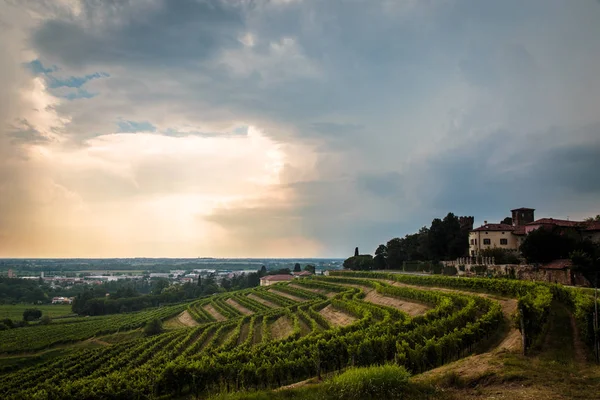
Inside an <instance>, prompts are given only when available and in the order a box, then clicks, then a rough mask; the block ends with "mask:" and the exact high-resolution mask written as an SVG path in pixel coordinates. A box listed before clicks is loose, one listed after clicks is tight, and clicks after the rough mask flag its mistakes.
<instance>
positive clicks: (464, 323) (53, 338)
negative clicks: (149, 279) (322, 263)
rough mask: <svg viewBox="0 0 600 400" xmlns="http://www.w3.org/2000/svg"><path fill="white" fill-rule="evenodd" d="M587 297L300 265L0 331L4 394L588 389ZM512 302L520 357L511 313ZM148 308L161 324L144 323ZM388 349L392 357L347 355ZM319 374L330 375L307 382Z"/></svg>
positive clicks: (463, 393)
mask: <svg viewBox="0 0 600 400" xmlns="http://www.w3.org/2000/svg"><path fill="white" fill-rule="evenodd" d="M591 305H593V302H592V298H591V297H590V296H589V294H588V292H582V291H579V290H576V289H569V288H564V287H561V286H556V285H545V284H540V283H532V282H523V281H510V280H495V279H462V278H459V279H457V278H448V277H442V276H410V275H399V274H398V275H393V274H376V273H338V274H336V276H332V277H313V278H310V279H297V280H294V282H293V283H291V284H290V283H282V284H278V285H275V286H270V287H258V288H252V289H246V290H242V291H237V292H229V293H223V294H219V295H215V296H212V297H210V298H207V299H202V300H199V301H195V302H192V303H189V304H184V305H178V306H171V307H163V308H159V309H156V310H150V311H144V312H139V313H131V314H124V315H118V316H107V317H93V318H76V319H73V320H72V322H70V323H61V324H58V323H56V324H54V323H53V324H51V325H49V326H44V327H42V326H40V327H31V328H19V329H15V330H12V331H4V332H0V339H1V340H2V349H1V351H2V352H4V355H3V356H0V366H1V367H0V368H1V369H0V371H1V372H2V374H1V375H0V395H2V397H3V398H8V399H18V398H33V397H39V398H65V399H70V398H72V399H82V398H90V399H91V398H108V397H110V398H179V397H183V398H185V397H188V396H202V397H205V396H209V395H211V394H212V395H215V394H218V393H219V392H228V391H229V392H231V391H234V392H238V393H237V394H235V395H232V396H233V398H246V397H248V396H250V397H248V398H276V397H281V398H311V397H312V398H333V397H331V396H337V395H334V394H335V393H338V392H339V390H338V389H339V388H341V387H346V386H348V387H350V386H352V385H353V384H351V383H350V382H354V383H357V382H358V383H357V384H360V383H361V382H363V383H364V382H368V381H374V382H379V384H377V385H376V386H377V387H378V388H379V389H378V390H377V391H376V392H373V393H372V395H377V396H381V395H384V396H386V397H387V398H389V397H390V396H391V397H397V398H428V397H429V396H435V398H449V399H451V398H464V397H467V398H478V397H479V398H488V397H490V396H496V398H534V397H535V396H534V394H535V393H538V392H539V393H544V396H545V397H548V398H577V396H585V397H581V398H593V394H594V393H597V389H598V387H597V384H596V383H595V382H596V378H598V377H600V373H599V369H598V368H597V367H595V366H592V365H591V364H590V363H589V362H587V361H586V358H587V357H589V356H590V352H589V347H588V346H589V341H590V332H589V326H588V325H587V322H588V318H589V312H590V306H591ZM517 310H522V312H523V315H524V316H525V319H524V327H525V333H526V335H525V336H526V340H525V345H526V349H527V352H528V356H527V357H525V356H522V355H520V353H521V352H522V341H521V333H520V332H519V331H518V330H517V329H515V328H514V324H513V322H512V318H513V314H514V313H515V312H516V311H517ZM573 315H575V316H577V318H574V317H573ZM155 318H158V319H161V320H163V321H164V323H163V326H164V327H165V329H166V331H165V332H164V333H161V334H157V335H153V336H144V335H142V334H141V332H140V330H139V329H140V327H141V326H143V325H144V324H145V323H146V322H148V321H150V320H152V319H155ZM69 343H73V344H69ZM92 344H93V345H92ZM15 353H18V354H15ZM48 353H54V355H51V354H50V355H48ZM44 354H47V356H44ZM472 354H475V355H472ZM15 359H17V360H19V362H15ZM11 360H12V361H11ZM456 360H458V361H456ZM384 363H392V364H396V365H398V368H395V367H394V368H392V367H390V368H383V369H377V368H375V369H373V368H371V369H355V368H357V367H367V366H371V365H377V364H384ZM353 367H355V368H353ZM344 371H346V372H345V373H344ZM338 373H342V375H339V376H338V377H337V378H334V379H333V380H331V381H327V379H329V378H331V377H333V376H335V375H336V374H338ZM410 374H412V375H413V377H412V378H410V379H408V376H409V375H410ZM319 377H320V378H322V379H325V380H326V381H325V382H324V383H318V384H311V383H310V382H311V381H310V380H312V381H317V382H318V381H319ZM306 380H309V382H308V383H304V384H297V382H303V381H306ZM545 380H547V381H548V382H547V383H548V384H546V383H544V384H543V385H541V384H540V382H545ZM392 381H393V382H404V383H402V384H400V383H399V384H398V385H397V386H394V385H391V386H389V385H388V383H389V382H392ZM386 382H388V383H386ZM286 385H291V386H288V387H287V388H286V389H284V390H279V391H276V392H271V391H267V392H260V391H261V390H265V389H268V390H272V389H276V388H282V387H286ZM336 385H337V386H336ZM595 385H596V386H595ZM361 387H362V386H361ZM335 388H338V389H335ZM386 388H387V389H386ZM363 389H364V390H366V391H365V392H361V391H360V390H363ZM384 389H385V390H388V389H389V390H392V391H393V392H394V393H395V394H393V395H390V393H387V394H382V392H381V390H384ZM246 390H259V392H256V393H254V394H244V391H246ZM340 390H341V389H340ZM356 390H357V392H356V393H363V394H364V393H366V394H364V395H365V396H367V395H368V393H371V392H369V390H371V389H369V388H364V387H362V389H360V390H359V389H356ZM542 390H543V391H542ZM536 391H538V392H536ZM343 392H344V390H342V391H341V392H339V393H343ZM324 393H330V394H331V396H330V397H327V396H329V395H327V396H326V395H325V394H324ZM332 393H333V394H332ZM377 393H379V394H377ZM225 396H227V395H225ZM265 396H266V397H265ZM323 396H325V397H323ZM501 396H505V397H501ZM507 396H508V397H507ZM527 396H530V397H527ZM531 396H533V397H531ZM342 398H347V397H342Z"/></svg>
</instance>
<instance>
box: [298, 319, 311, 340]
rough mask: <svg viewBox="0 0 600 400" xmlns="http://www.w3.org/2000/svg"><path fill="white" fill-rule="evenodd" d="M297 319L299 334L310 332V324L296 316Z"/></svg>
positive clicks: (304, 334) (303, 334)
mask: <svg viewBox="0 0 600 400" xmlns="http://www.w3.org/2000/svg"><path fill="white" fill-rule="evenodd" d="M298 320H299V321H300V336H306V335H308V334H309V333H310V326H308V325H307V324H306V322H304V320H303V319H302V318H300V317H298Z"/></svg>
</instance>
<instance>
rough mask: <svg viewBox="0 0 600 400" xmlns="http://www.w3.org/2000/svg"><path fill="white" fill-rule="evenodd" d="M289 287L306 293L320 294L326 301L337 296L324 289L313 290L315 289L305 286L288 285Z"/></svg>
mask: <svg viewBox="0 0 600 400" xmlns="http://www.w3.org/2000/svg"><path fill="white" fill-rule="evenodd" d="M289 286H290V287H292V288H296V289H300V290H306V291H307V292H313V293H318V294H322V295H324V296H326V297H327V298H328V299H330V298H332V297H333V296H335V295H336V294H337V293H335V292H330V291H327V290H325V289H315V288H309V287H306V286H301V285H294V284H292V285H289Z"/></svg>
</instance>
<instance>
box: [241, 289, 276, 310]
mask: <svg viewBox="0 0 600 400" xmlns="http://www.w3.org/2000/svg"><path fill="white" fill-rule="evenodd" d="M248 297H250V298H251V299H252V300H256V301H258V302H259V303H261V304H264V305H265V306H267V307H271V308H278V307H279V306H278V305H277V304H273V303H271V302H270V301H269V300H265V299H263V298H262V297H258V296H257V295H255V294H253V293H250V294H249V295H248Z"/></svg>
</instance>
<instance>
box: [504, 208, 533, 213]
mask: <svg viewBox="0 0 600 400" xmlns="http://www.w3.org/2000/svg"><path fill="white" fill-rule="evenodd" d="M510 211H511V212H512V211H535V208H527V207H521V208H515V209H514V210H510Z"/></svg>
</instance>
